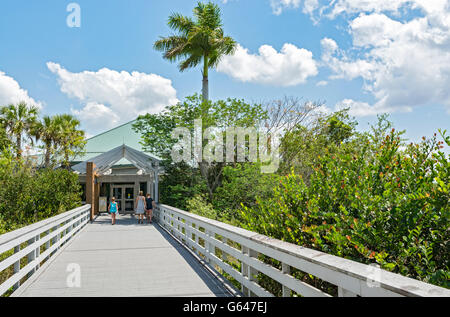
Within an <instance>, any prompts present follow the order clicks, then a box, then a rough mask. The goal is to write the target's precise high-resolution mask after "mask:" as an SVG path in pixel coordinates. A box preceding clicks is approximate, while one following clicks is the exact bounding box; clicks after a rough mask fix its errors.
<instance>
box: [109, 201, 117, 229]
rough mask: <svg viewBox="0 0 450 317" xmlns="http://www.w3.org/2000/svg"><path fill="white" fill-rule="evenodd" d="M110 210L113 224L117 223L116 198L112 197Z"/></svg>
mask: <svg viewBox="0 0 450 317" xmlns="http://www.w3.org/2000/svg"><path fill="white" fill-rule="evenodd" d="M108 211H109V213H110V214H111V220H112V225H115V224H116V214H117V213H118V208H117V203H116V198H115V197H113V198H111V203H110V204H109V207H108Z"/></svg>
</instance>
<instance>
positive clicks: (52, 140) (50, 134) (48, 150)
mask: <svg viewBox="0 0 450 317" xmlns="http://www.w3.org/2000/svg"><path fill="white" fill-rule="evenodd" d="M61 130H62V127H61V126H60V125H58V121H57V120H56V117H50V116H44V117H43V118H42V120H41V121H39V122H38V123H37V124H36V126H35V129H34V135H35V137H36V141H39V140H41V141H42V142H43V143H44V146H43V148H44V151H45V153H44V157H45V159H44V166H45V167H49V166H50V159H51V155H52V154H54V153H55V147H56V144H57V142H58V140H59V139H60V137H61V132H60V131H61Z"/></svg>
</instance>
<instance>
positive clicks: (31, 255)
mask: <svg viewBox="0 0 450 317" xmlns="http://www.w3.org/2000/svg"><path fill="white" fill-rule="evenodd" d="M35 241H36V237H33V238H31V239H30V240H28V245H32V244H33V243H34V242H35ZM27 258H28V264H29V263H31V262H33V261H34V259H36V249H34V250H33V251H31V252H30V253H28V257H27ZM35 271H36V268H33V269H32V270H31V271H30V272H29V273H28V277H30V276H31V275H32V274H33V273H34V272H35Z"/></svg>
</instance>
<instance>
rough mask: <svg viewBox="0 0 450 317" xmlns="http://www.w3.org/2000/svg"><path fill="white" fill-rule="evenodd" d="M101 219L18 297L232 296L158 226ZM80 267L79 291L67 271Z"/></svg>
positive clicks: (35, 276)
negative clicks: (68, 279)
mask: <svg viewBox="0 0 450 317" xmlns="http://www.w3.org/2000/svg"><path fill="white" fill-rule="evenodd" d="M136 222H137V221H136V220H135V219H134V218H132V217H131V216H120V217H119V219H118V222H117V224H116V225H115V226H112V225H111V222H110V219H109V217H107V216H99V217H98V218H97V219H96V220H95V222H93V223H92V224H90V225H88V226H86V228H84V229H83V231H82V232H81V233H80V234H78V235H76V236H75V237H74V238H73V240H72V241H70V242H69V243H68V245H67V246H66V247H65V248H63V249H62V250H61V252H60V254H59V255H57V256H55V257H54V258H52V259H51V260H50V262H49V264H47V265H46V266H45V267H43V268H42V269H41V270H40V271H39V272H38V273H37V274H35V275H33V276H32V278H31V279H30V280H29V281H27V282H26V283H25V284H24V285H23V286H22V287H21V288H19V289H18V290H17V292H16V293H15V294H14V296H45V297H47V296H49V297H53V296H58V297H65V296H88V297H92V296H229V293H228V292H227V291H226V289H225V288H224V287H223V286H222V284H221V283H220V282H219V281H218V280H217V279H216V278H214V276H213V275H212V274H211V273H210V272H209V271H207V270H206V269H205V268H204V267H203V266H202V265H201V264H200V262H198V261H197V260H196V259H195V258H194V257H193V256H192V255H191V254H190V253H189V252H188V251H187V250H186V249H185V248H183V247H182V246H180V245H179V244H178V243H177V242H176V241H175V240H174V239H173V238H171V237H170V236H169V235H168V234H167V233H166V232H165V231H163V230H162V229H161V228H159V227H158V225H138V224H137V223H136ZM71 263H76V264H79V265H80V268H81V287H80V288H69V287H68V286H67V282H66V280H67V277H68V275H69V274H70V273H68V272H67V271H66V270H67V266H68V265H69V264H71Z"/></svg>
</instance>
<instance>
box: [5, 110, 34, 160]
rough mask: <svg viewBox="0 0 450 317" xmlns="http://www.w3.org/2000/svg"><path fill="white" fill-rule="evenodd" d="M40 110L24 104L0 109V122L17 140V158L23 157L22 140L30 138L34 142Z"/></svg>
mask: <svg viewBox="0 0 450 317" xmlns="http://www.w3.org/2000/svg"><path fill="white" fill-rule="evenodd" d="M37 116H38V108H36V107H35V106H31V107H29V106H27V104H25V103H24V102H21V103H19V104H17V105H13V104H11V105H8V106H5V107H1V108H0V122H1V125H2V126H3V127H5V128H6V130H7V131H8V133H9V134H10V135H11V137H12V138H14V139H15V140H14V141H15V151H16V157H18V158H20V157H21V156H22V138H23V137H24V135H25V136H28V138H29V140H30V141H31V142H32V141H33V139H32V138H31V136H32V135H33V133H32V132H33V128H34V126H35V124H36V122H37V120H38V118H37Z"/></svg>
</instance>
